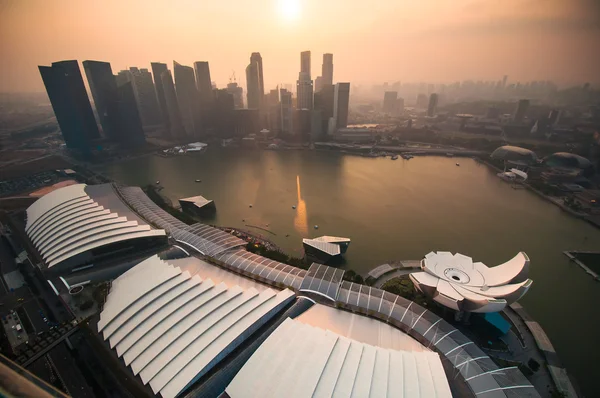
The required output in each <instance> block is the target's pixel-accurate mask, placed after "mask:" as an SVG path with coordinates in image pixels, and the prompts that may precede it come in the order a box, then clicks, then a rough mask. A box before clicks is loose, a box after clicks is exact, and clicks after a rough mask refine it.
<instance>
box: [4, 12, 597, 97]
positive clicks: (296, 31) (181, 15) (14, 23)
mask: <svg viewBox="0 0 600 398" xmlns="http://www.w3.org/2000/svg"><path fill="white" fill-rule="evenodd" d="M281 1H283V0H281ZM286 1H287V2H289V1H290V0H286ZM286 1H284V3H286ZM338 3H340V2H339V1H332V2H331V3H328V4H327V5H326V6H324V7H323V8H322V10H321V12H315V10H316V7H317V6H318V4H316V2H313V1H306V2H302V4H301V5H300V6H299V8H298V10H297V11H294V9H293V8H292V9H291V11H290V10H289V9H288V8H285V10H282V9H281V7H280V5H279V2H278V1H267V0H264V1H263V2H262V3H261V4H254V5H253V6H254V7H255V9H254V10H253V14H252V15H254V16H255V17H254V18H253V19H252V20H250V19H249V18H247V15H248V14H247V11H250V10H249V8H250V6H249V5H248V4H244V3H240V4H238V5H236V6H235V7H234V12H229V10H225V9H223V7H222V6H219V5H217V4H195V3H182V4H178V5H167V4H166V3H164V4H162V3H161V4H158V5H149V4H146V3H143V5H142V4H137V3H136V2H131V3H128V4H126V5H119V6H118V7H119V8H117V4H116V3H112V2H106V3H103V4H102V6H100V5H94V6H92V5H86V4H79V3H73V2H69V1H66V0H63V1H62V2H58V3H53V4H52V5H51V6H50V5H47V4H45V3H40V2H36V1H31V2H27V3H22V2H14V1H4V2H2V4H1V5H0V18H1V19H2V23H0V26H1V27H0V29H1V32H2V36H3V37H4V38H6V40H3V41H2V43H1V46H2V53H3V54H5V56H4V57H3V59H2V60H1V61H0V69H1V70H3V74H2V75H1V77H0V91H37V92H39V91H42V90H43V85H42V83H41V81H40V79H39V77H38V76H37V70H36V66H37V65H42V64H49V63H51V62H52V61H53V60H55V59H104V60H110V62H111V64H112V66H113V69H114V70H123V69H127V68H129V67H132V66H137V67H145V66H147V65H148V64H149V63H150V62H154V61H162V62H166V63H167V64H169V63H171V62H172V60H173V59H177V60H178V62H180V63H181V64H182V65H192V64H193V62H194V61H196V60H198V59H203V60H207V61H209V62H210V63H211V69H212V71H211V72H212V77H213V80H214V81H215V82H216V83H217V85H218V86H219V87H225V85H226V84H227V82H228V78H229V76H230V75H231V71H232V70H233V71H235V72H236V73H237V75H238V76H240V77H241V79H240V81H238V83H239V84H240V86H242V87H246V86H247V84H246V82H245V79H244V77H243V76H244V73H243V72H244V69H245V66H246V65H247V54H248V53H251V52H260V53H261V55H262V57H263V60H264V65H265V69H264V75H265V81H264V85H265V87H275V86H276V85H277V84H280V83H293V82H294V81H295V80H296V76H297V70H298V69H297V54H298V53H299V52H301V51H304V50H306V49H310V50H311V51H312V52H313V53H314V54H315V55H317V54H318V55H320V54H323V53H333V54H335V57H336V61H335V65H336V68H335V74H336V77H337V78H336V80H337V81H351V82H353V84H357V85H360V84H372V83H379V82H384V81H388V82H393V81H398V80H399V81H402V82H408V81H411V82H418V81H428V82H452V81H462V80H467V79H472V80H497V79H498V78H501V77H502V76H503V75H509V77H510V79H511V80H512V81H515V82H516V81H529V80H553V81H556V82H557V83H559V84H561V85H565V84H569V85H570V84H579V83H584V82H587V81H589V82H592V83H595V82H598V81H599V80H600V76H598V73H597V70H598V69H600V68H599V67H600V56H598V55H597V54H595V53H592V52H590V49H591V48H594V45H593V44H594V43H597V42H598V40H600V30H599V29H598V21H599V16H600V13H599V12H597V11H598V8H597V5H594V3H593V2H592V1H591V0H577V1H573V2H569V4H564V2H560V1H558V0H550V1H547V2H544V5H543V6H541V4H540V3H539V1H528V2H523V1H517V0H511V1H508V2H503V4H502V5H500V4H494V3H489V2H487V3H486V2H481V1H479V2H478V1H473V0H464V1H459V2H452V3H451V4H450V2H448V1H446V0H444V1H440V2H439V3H438V4H437V5H435V7H434V5H433V3H432V2H424V3H425V4H418V5H417V4H414V5H413V4H411V5H402V6H398V5H397V4H396V3H395V2H385V3H381V4H380V5H379V6H378V7H371V8H373V9H370V8H369V7H368V6H367V5H366V4H363V2H357V1H349V2H345V3H344V6H345V7H344V9H343V11H340V9H339V8H338V9H336V8H335V7H338V6H339V5H340V4H338ZM282 4H283V3H282ZM140 8H141V10H142V11H141V14H140V16H139V18H131V15H135V14H133V11H134V10H136V11H137V10H139V9H140ZM259 9H260V10H261V11H259V12H256V10H259ZM34 10H35V13H34V12H33V11H34ZM117 10H118V12H116V11H117ZM510 10H515V12H514V15H510V13H509V11H510ZM130 12H131V13H130ZM207 12H208V13H210V15H213V16H214V18H211V21H203V23H202V24H199V23H198V21H199V20H201V16H202V15H205V13H207ZM336 12H338V13H339V15H337V14H336ZM116 14H118V15H121V16H120V17H116V18H114V15H116ZM225 15H226V16H227V20H228V23H227V24H222V23H219V24H217V23H216V22H215V21H222V20H223V19H222V18H220V16H223V17H224V18H225ZM91 16H93V17H91ZM109 16H110V18H109ZM336 16H337V18H335V17H336ZM104 17H106V18H104ZM161 17H164V18H163V19H161ZM399 18H400V19H401V20H403V23H402V24H398V23H397V21H398V20H399ZM212 19H214V21H212ZM336 19H339V20H336ZM405 19H406V20H407V21H404V20H405ZM109 20H110V21H111V25H108V24H107V23H106V22H104V21H109ZM171 21H177V22H178V24H177V25H174V24H173V22H171ZM394 21H396V22H394ZM490 21H491V22H490ZM324 24H325V25H327V26H328V29H327V32H326V33H323V30H322V29H319V27H322V26H323V25H324ZM400 25H401V27H399V26H400ZM232 26H235V29H232ZM174 27H175V29H173V28H174ZM259 27H260V28H259ZM125 31H126V32H127V36H124V32H125ZM133 31H135V33H132V32H133ZM165 31H168V32H169V34H168V35H165ZM209 31H210V32H211V34H206V33H207V32H209ZM241 31H243V32H244V34H243V35H240V34H239V33H240V32H241ZM123 37H127V39H126V40H123V39H122V38H123ZM91 43H93V44H94V45H93V46H91V45H90V44H91ZM117 44H118V45H117ZM509 50H510V51H509ZM357 54H361V55H362V58H361V57H357V56H356V55H357ZM313 58H314V59H313V60H312V62H313V64H312V65H311V68H312V69H313V70H314V71H318V70H320V69H321V59H320V56H315V57H313ZM440 65H443V66H444V67H443V68H441V67H440ZM364 70H368V71H369V73H368V74H366V73H364ZM316 76H317V74H316V73H314V76H313V78H315V77H316ZM375 80H377V81H375Z"/></svg>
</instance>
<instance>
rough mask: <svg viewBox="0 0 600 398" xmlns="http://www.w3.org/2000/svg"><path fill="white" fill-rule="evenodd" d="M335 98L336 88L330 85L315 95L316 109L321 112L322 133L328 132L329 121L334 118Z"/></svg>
mask: <svg viewBox="0 0 600 398" xmlns="http://www.w3.org/2000/svg"><path fill="white" fill-rule="evenodd" d="M334 98H335V86H332V85H330V84H328V85H326V86H324V87H323V88H322V89H321V91H319V92H317V93H315V96H314V109H315V110H319V111H321V118H322V126H321V131H327V130H328V125H329V119H330V118H332V117H333V102H334Z"/></svg>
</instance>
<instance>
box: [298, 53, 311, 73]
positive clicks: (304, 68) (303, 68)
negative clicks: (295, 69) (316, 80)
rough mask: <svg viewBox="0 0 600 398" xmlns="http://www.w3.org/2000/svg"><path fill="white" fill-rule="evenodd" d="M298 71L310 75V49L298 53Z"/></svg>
mask: <svg viewBox="0 0 600 398" xmlns="http://www.w3.org/2000/svg"><path fill="white" fill-rule="evenodd" d="M300 73H306V75H307V76H308V77H310V51H302V52H301V53H300Z"/></svg>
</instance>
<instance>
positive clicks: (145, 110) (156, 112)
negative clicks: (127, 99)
mask: <svg viewBox="0 0 600 398" xmlns="http://www.w3.org/2000/svg"><path fill="white" fill-rule="evenodd" d="M129 72H130V74H131V83H132V85H133V93H134V94H135V99H136V101H137V104H138V109H139V112H140V117H141V119H142V124H143V125H144V126H155V125H158V124H161V123H162V117H161V113H160V108H159V106H158V100H157V96H156V90H155V88H154V82H153V81H152V74H151V73H150V72H149V71H148V69H138V68H135V67H131V68H129ZM119 73H120V72H119ZM117 84H119V82H118V81H117Z"/></svg>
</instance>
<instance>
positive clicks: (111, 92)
mask: <svg viewBox="0 0 600 398" xmlns="http://www.w3.org/2000/svg"><path fill="white" fill-rule="evenodd" d="M83 69H84V70H85V74H86V76H87V79H88V83H89V85H90V91H91V92H92V98H94V105H95V106H96V111H97V112H98V118H99V119H100V124H101V126H102V131H103V132H104V135H105V136H106V137H107V138H110V139H112V140H115V141H118V140H119V138H120V137H119V135H120V133H121V132H120V131H119V103H118V102H119V95H118V93H117V81H116V79H115V76H114V75H113V73H112V68H111V67H110V63H108V62H102V61H83Z"/></svg>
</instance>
